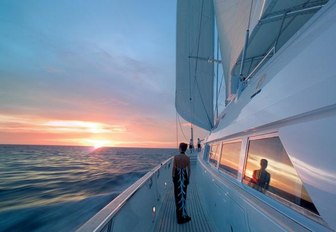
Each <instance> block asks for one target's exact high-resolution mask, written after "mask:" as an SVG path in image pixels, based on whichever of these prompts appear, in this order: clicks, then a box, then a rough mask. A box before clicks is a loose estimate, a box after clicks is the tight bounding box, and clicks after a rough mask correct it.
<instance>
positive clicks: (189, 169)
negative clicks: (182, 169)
mask: <svg viewBox="0 0 336 232" xmlns="http://www.w3.org/2000/svg"><path fill="white" fill-rule="evenodd" d="M190 171H191V168H190V158H189V159H188V181H189V182H190V174H191V172H190Z"/></svg>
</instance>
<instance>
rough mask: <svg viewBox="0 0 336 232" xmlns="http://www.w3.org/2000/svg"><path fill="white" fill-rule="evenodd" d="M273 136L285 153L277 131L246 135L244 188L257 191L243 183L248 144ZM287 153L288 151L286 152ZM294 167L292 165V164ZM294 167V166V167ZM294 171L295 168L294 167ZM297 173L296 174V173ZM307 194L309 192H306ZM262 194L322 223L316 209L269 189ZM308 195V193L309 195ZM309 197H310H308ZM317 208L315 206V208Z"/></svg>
mask: <svg viewBox="0 0 336 232" xmlns="http://www.w3.org/2000/svg"><path fill="white" fill-rule="evenodd" d="M274 137H278V138H279V140H280V142H281V145H282V146H283V148H284V150H285V151H286V153H287V150H286V148H285V146H284V145H283V143H282V141H281V137H280V135H279V133H278V132H271V133H265V134H259V135H251V136H247V138H246V146H245V159H244V165H243V171H242V176H241V184H242V185H244V186H245V187H246V189H248V190H249V191H251V192H253V193H255V192H258V191H257V190H256V189H254V188H252V187H250V186H248V185H247V184H246V183H244V177H245V174H246V166H247V161H248V153H249V144H250V141H254V140H261V139H269V138H274ZM287 155H288V153H287ZM288 158H289V160H290V161H291V159H290V157H289V155H288ZM293 168H294V166H293ZM294 169H295V168H294ZM295 171H296V169H295ZM297 175H298V174H297ZM298 177H299V178H300V176H299V175H298ZM300 181H301V183H302V186H304V182H302V180H301V178H300ZM307 193H308V192H307ZM308 195H309V193H308ZM262 196H266V197H267V198H269V199H272V200H274V201H275V202H277V203H279V204H282V205H283V206H285V207H288V208H290V209H292V210H294V211H296V212H299V213H301V214H303V215H305V216H307V217H309V218H310V219H313V220H314V221H317V222H319V223H324V221H323V219H322V218H321V217H320V215H319V212H318V211H317V214H316V213H315V212H313V211H311V210H309V209H307V208H305V207H303V206H301V205H297V204H295V203H294V202H291V201H289V200H287V199H286V198H283V197H281V196H279V195H277V194H275V193H273V192H270V191H266V192H265V193H264V194H262ZM309 197H310V195H309ZM310 198H311V197H310ZM312 204H313V205H314V207H315V208H316V206H315V204H314V202H313V201H312ZM316 209H317V208H316Z"/></svg>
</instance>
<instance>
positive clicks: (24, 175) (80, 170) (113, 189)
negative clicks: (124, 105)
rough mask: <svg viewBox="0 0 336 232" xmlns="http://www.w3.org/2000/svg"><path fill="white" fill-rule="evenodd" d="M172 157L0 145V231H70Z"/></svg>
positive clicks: (166, 152) (162, 152)
mask: <svg viewBox="0 0 336 232" xmlns="http://www.w3.org/2000/svg"><path fill="white" fill-rule="evenodd" d="M176 153H177V150H175V149H146V148H100V149H97V150H93V149H92V148H89V147H68V146H64V147H62V146H23V145H22V146H17V145H0V231H74V230H76V229H77V228H78V227H79V226H80V225H82V224H83V223H84V222H86V221H87V220H88V219H89V218H90V217H92V216H93V215H94V214H95V213H97V212H98V211H99V210H100V209H101V208H103V207H104V206H105V205H106V204H108V203H109V202H110V201H111V200H112V199H114V198H115V197H116V196H117V195H118V194H119V193H121V192H122V191H123V190H125V189H126V188H127V187H128V186H130V185H131V184H132V183H133V182H134V181H136V180H137V179H139V178H140V177H142V176H143V175H144V174H146V173H147V172H148V171H149V170H151V169H152V168H154V167H155V166H157V165H158V164H160V163H161V162H162V161H164V160H166V159H168V158H169V157H170V156H172V155H174V154H176Z"/></svg>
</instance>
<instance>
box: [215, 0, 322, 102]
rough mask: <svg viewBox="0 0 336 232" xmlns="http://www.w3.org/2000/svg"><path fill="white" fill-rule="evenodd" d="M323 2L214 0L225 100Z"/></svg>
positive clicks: (303, 0) (300, 0) (231, 96)
mask: <svg viewBox="0 0 336 232" xmlns="http://www.w3.org/2000/svg"><path fill="white" fill-rule="evenodd" d="M326 2H327V1H325V0H321V1H306V0H281V1H277V0H214V9H215V15H216V21H217V27H218V33H219V39H220V47H221V56H222V65H223V70H224V76H225V84H226V97H227V100H230V99H232V98H233V96H234V95H235V94H237V90H238V87H239V81H240V80H241V79H244V80H245V79H248V78H250V77H251V76H252V74H254V73H255V71H256V70H257V68H260V67H261V66H262V65H263V64H265V63H266V61H267V60H268V59H269V58H270V57H271V56H272V55H273V54H274V53H275V52H277V51H278V50H279V49H280V48H281V47H282V46H283V45H284V44H285V43H286V42H287V41H288V40H289V39H290V38H291V37H292V36H293V35H294V34H295V33H296V32H297V31H298V30H299V28H301V27H302V25H304V24H305V22H307V21H308V20H309V19H310V18H311V17H312V15H314V14H315V13H316V11H318V10H319V9H320V8H321V7H322V6H323V5H324V4H325V3H326ZM247 30H249V31H248V32H247ZM246 38H248V39H246ZM245 47H246V49H245ZM244 50H245V52H244ZM242 56H243V61H242ZM242 63H243V65H242Z"/></svg>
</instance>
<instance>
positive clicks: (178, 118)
mask: <svg viewBox="0 0 336 232" xmlns="http://www.w3.org/2000/svg"><path fill="white" fill-rule="evenodd" d="M177 120H178V122H179V125H180V130H181V132H182V135H183V137H184V139H185V140H186V141H188V140H187V137H186V136H185V134H184V132H183V129H182V126H181V121H180V117H179V116H178V114H177Z"/></svg>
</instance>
